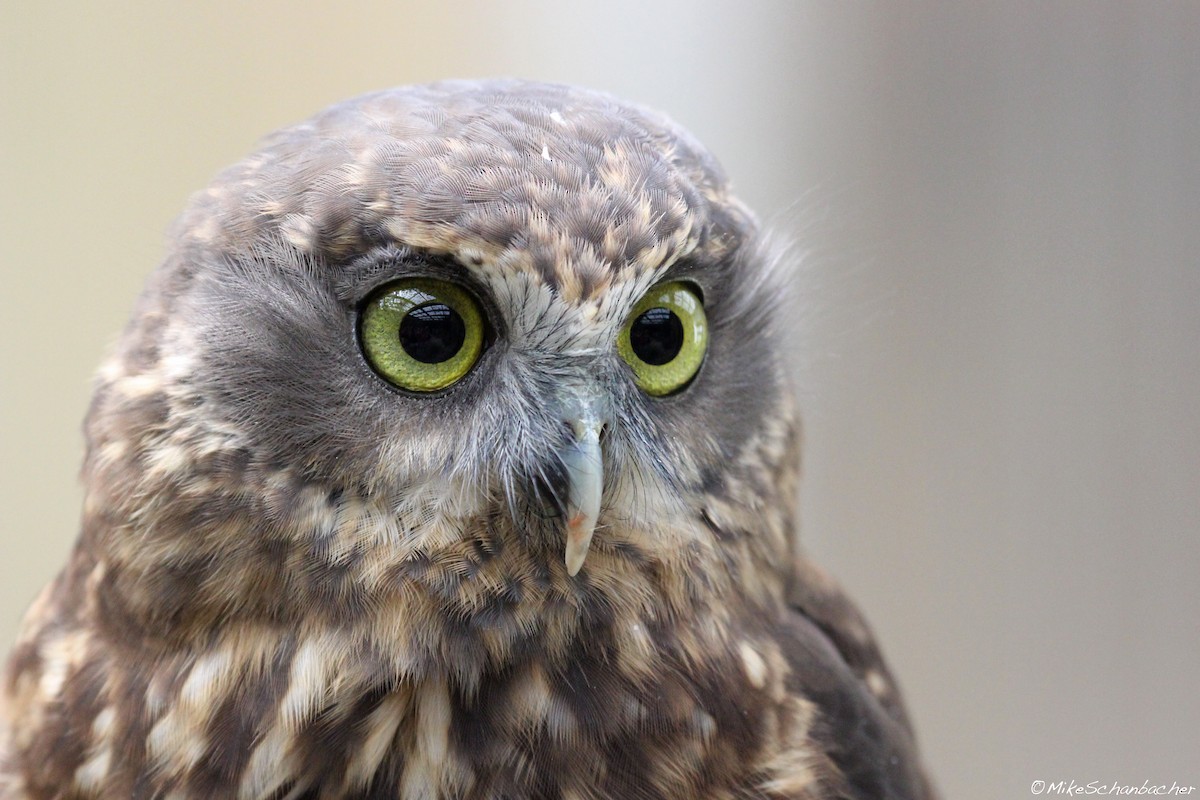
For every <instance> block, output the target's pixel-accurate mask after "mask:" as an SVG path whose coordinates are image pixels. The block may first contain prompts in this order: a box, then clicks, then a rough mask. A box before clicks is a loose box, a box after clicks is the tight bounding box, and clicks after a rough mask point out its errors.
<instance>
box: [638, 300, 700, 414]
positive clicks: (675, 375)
mask: <svg viewBox="0 0 1200 800" xmlns="http://www.w3.org/2000/svg"><path fill="white" fill-rule="evenodd" d="M707 348H708V319H707V318H706V317H705V316H704V305H703V304H702V303H701V302H700V296H699V295H698V294H697V293H696V291H695V290H694V289H692V288H691V287H690V286H689V285H688V284H686V283H681V282H679V281H673V282H671V283H664V284H661V285H659V286H655V287H654V288H653V289H651V290H650V291H649V292H647V293H646V296H645V297H643V298H642V299H641V300H639V301H638V304H637V305H636V306H634V307H633V313H632V314H630V315H629V321H628V322H626V323H625V327H624V328H622V329H621V335H620V337H619V338H618V339H617V352H619V353H620V354H621V358H623V359H625V363H627V364H628V365H629V366H630V367H632V368H633V376H634V378H635V379H636V380H637V385H638V386H640V387H642V391H644V392H645V393H646V394H651V395H654V396H655V397H662V396H663V395H668V394H671V393H673V392H677V391H679V390H680V389H682V388H683V387H685V386H687V384H688V382H689V381H690V380H691V379H692V378H694V377H695V375H696V371H697V370H699V369H700V364H701V363H702V362H703V361H704V351H705V350H706V349H707Z"/></svg>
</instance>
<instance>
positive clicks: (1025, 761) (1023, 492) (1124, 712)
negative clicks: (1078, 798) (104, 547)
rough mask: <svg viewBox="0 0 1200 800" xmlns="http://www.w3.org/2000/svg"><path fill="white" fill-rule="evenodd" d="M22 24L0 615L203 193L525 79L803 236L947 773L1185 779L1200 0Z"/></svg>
mask: <svg viewBox="0 0 1200 800" xmlns="http://www.w3.org/2000/svg"><path fill="white" fill-rule="evenodd" d="M0 37H2V39H0V63H2V64H3V76H2V81H3V83H2V86H3V90H2V91H3V95H2V98H0V99H2V101H3V102H2V104H0V122H2V126H0V130H2V139H0V150H2V153H0V159H2V160H0V167H2V173H0V174H2V176H3V177H2V181H0V203H2V206H0V265H2V268H3V270H4V276H5V286H6V290H5V291H4V292H3V293H2V294H0V298H2V302H3V312H2V314H0V325H3V335H2V336H0V347H3V359H4V360H3V365H4V366H3V406H2V409H0V423H2V426H3V427H2V430H3V448H4V450H3V454H4V458H3V470H4V472H3V479H2V480H0V491H2V492H3V508H4V509H5V513H4V522H3V527H2V529H0V641H3V642H5V643H7V642H9V641H11V639H12V636H13V633H14V630H15V627H16V624H17V622H18V620H19V617H20V615H21V613H22V611H23V609H24V607H25V606H26V605H27V604H28V603H29V601H30V600H31V599H32V597H33V595H34V594H35V592H36V591H37V589H38V587H39V586H40V585H41V584H43V583H44V582H45V581H46V580H48V579H49V578H50V576H51V575H52V574H53V573H54V571H55V569H56V567H57V566H58V565H59V564H60V563H61V562H62V560H63V558H64V556H65V553H66V552H67V549H68V547H69V546H70V543H71V541H72V540H73V538H74V535H75V530H76V520H77V514H78V507H79V505H80V491H79V487H78V486H77V485H76V478H75V473H76V469H77V465H78V463H79V461H80V458H81V450H82V442H81V437H80V434H79V421H80V420H81V418H82V416H83V414H84V411H85V408H86V405H87V402H88V394H89V380H90V374H91V371H92V370H93V369H94V367H95V366H96V365H97V364H98V363H99V360H100V358H101V355H102V353H103V352H104V350H105V348H106V346H107V345H108V343H110V342H111V341H112V340H113V338H114V337H115V335H116V334H117V332H118V331H119V330H120V328H121V326H122V324H123V322H124V319H125V317H126V314H127V313H128V310H129V308H130V306H131V304H132V302H133V299H134V297H135V295H136V293H137V292H138V290H139V287H140V285H141V283H142V280H143V278H144V276H145V275H146V274H147V273H148V272H149V271H150V270H151V269H152V268H153V267H154V265H155V264H156V263H157V261H158V259H159V258H160V257H161V254H162V248H163V231H164V230H165V228H166V226H167V225H168V223H169V222H170V220H171V219H172V217H173V216H174V215H175V214H176V213H178V212H179V210H180V209H181V207H182V205H183V203H184V201H185V199H186V198H187V196H188V194H189V193H190V192H192V191H195V190H197V189H199V188H201V187H202V186H203V185H204V184H205V183H206V181H207V180H208V179H209V178H210V177H211V176H212V175H213V174H214V173H215V172H216V171H217V170H218V169H220V168H221V167H223V166H225V165H227V164H229V163H231V162H233V161H235V160H237V159H238V158H240V157H241V156H242V155H244V154H245V153H246V152H247V151H248V150H249V149H250V148H251V147H252V146H253V144H254V142H255V140H256V139H257V138H258V137H259V136H260V135H262V134H264V133H266V132H268V131H270V130H272V129H273V128H276V127H278V126H281V125H284V124H287V123H290V122H293V121H296V120H298V119H300V118H302V117H305V116H307V115H308V114H310V113H311V112H313V111H316V110H317V109H319V108H321V107H322V106H324V105H326V104H328V103H330V102H333V101H335V100H338V99H341V98H344V97H347V96H350V95H353V94H356V93H360V92H363V91H367V90H371V89H376V88H381V87H385V86H389V85H395V84H401V83H410V82H418V81H427V80H433V79H438V78H444V77H482V76H491V75H512V76H520V77H530V78H540V79H546V80H554V81H563V82H570V83H579V84H583V85H587V86H592V87H596V88H601V89H606V90H609V91H611V92H614V93H616V94H619V95H622V96H625V97H627V98H631V99H634V100H637V101H641V102H643V103H646V104H649V105H652V106H656V107H659V108H661V109H663V110H665V111H667V112H668V113H670V114H671V115H672V116H674V117H675V118H676V119H677V120H678V121H680V122H681V123H683V124H684V125H685V126H687V127H689V128H691V129H692V130H693V131H694V132H695V133H696V134H697V135H698V136H699V137H700V139H702V140H703V141H705V142H706V143H707V144H708V145H709V146H710V147H711V148H712V149H713V150H714V152H716V153H717V154H718V155H719V157H720V158H721V159H722V161H723V162H724V164H725V166H726V168H727V169H728V171H729V172H730V174H731V175H733V176H734V179H735V182H736V185H737V186H738V187H739V188H740V192H741V194H742V195H743V196H744V197H745V198H746V199H747V200H748V201H750V202H751V203H752V204H753V205H754V206H755V207H756V208H757V209H758V210H759V211H760V213H761V214H762V215H763V217H764V218H765V219H767V220H768V221H769V222H770V223H771V224H772V225H773V226H774V227H775V228H776V229H778V230H779V231H781V232H782V233H784V234H787V235H789V236H791V237H793V238H794V239H795V241H796V242H797V250H798V252H800V253H802V254H803V255H804V262H803V263H804V291H803V294H804V297H803V303H802V305H803V307H802V308H801V309H799V313H797V316H796V324H795V344H796V347H797V349H798V351H799V353H800V355H801V359H800V361H801V364H802V366H801V370H800V379H801V386H802V391H803V396H804V406H805V410H806V415H807V431H808V432H807V436H808V443H807V451H806V453H807V467H806V472H807V478H806V484H805V490H804V503H805V512H804V524H805V530H804V537H805V539H806V541H807V544H808V547H809V548H810V550H811V551H813V552H814V553H815V555H816V557H817V558H818V560H820V561H821V562H822V563H824V564H825V565H827V566H828V567H829V568H830V569H831V570H832V571H834V572H835V573H836V574H837V575H839V576H840V577H841V579H842V580H843V581H844V583H845V584H847V586H848V587H849V589H850V591H851V593H852V594H853V595H854V596H856V597H857V598H858V599H859V600H860V601H861V603H862V605H863V606H864V608H865V609H866V611H867V614H868V616H869V617H870V618H871V619H872V621H873V622H874V625H875V628H876V630H877V632H878V633H879V635H880V637H881V638H882V640H883V644H884V646H885V649H886V651H887V652H888V653H889V655H890V657H891V660H892V662H893V665H894V667H895V668H896V670H897V672H898V673H899V676H900V678H901V680H902V682H903V684H904V686H905V688H906V691H907V695H908V700H909V703H910V705H911V707H912V710H913V714H914V716H915V719H916V722H917V725H918V728H919V732H920V736H921V740H922V743H923V746H924V748H925V751H926V755H927V759H928V761H929V763H930V766H931V768H932V770H933V772H934V773H935V774H936V775H937V777H938V779H939V782H940V783H941V785H942V787H943V789H944V790H945V793H946V795H947V797H948V798H955V797H962V798H995V797H1025V796H1029V794H1030V784H1031V782H1032V781H1034V780H1039V779H1041V780H1057V779H1076V780H1079V781H1081V782H1087V781H1093V780H1095V781H1102V782H1114V781H1116V782H1119V783H1132V784H1137V785H1139V786H1140V785H1141V783H1142V781H1143V780H1146V779H1149V780H1150V781H1151V782H1152V783H1167V784H1170V782H1171V781H1173V780H1177V781H1180V782H1181V783H1190V784H1192V785H1196V786H1198V787H1200V688H1198V681H1200V583H1198V580H1197V573H1198V571H1200V402H1198V397H1200V4H1197V3H1150V2H1088V3H1083V2H1080V3H1043V2H1021V3H1008V4H994V3H963V4H935V3H928V4H927V3H915V4H914V3H905V4H887V5H866V4H856V3H837V4H835V3H814V2H739V3H735V2H709V3H703V4H700V3H685V2H677V3H656V2H649V1H648V0H641V1H640V2H628V1H627V0H621V2H595V3H588V4H563V3H560V2H554V0H544V1H543V2H534V1H533V0H526V1H525V2H510V3H505V4H500V3H486V2H477V3H458V4H446V5H443V6H441V7H439V8H435V7H433V6H432V5H429V6H424V5H422V6H418V5H416V4H411V5H410V4H407V3H383V2H380V3H361V2H343V3H341V4H339V5H338V8H337V10H336V11H333V10H332V6H328V7H326V6H325V5H323V4H320V5H319V4H311V5H310V4H292V3H283V2H261V3H255V4H243V3H235V2H230V1H229V0H224V1H222V2H212V3H206V4H202V5H201V4H188V5H184V4H171V5H167V4H154V3H148V2H146V3H106V4H103V5H101V4H92V3H82V2H80V3H74V4H70V3H67V4H38V5H35V4H18V3H6V4H4V5H3V7H2V8H0ZM5 647H7V644H4V645H0V649H3V648H5Z"/></svg>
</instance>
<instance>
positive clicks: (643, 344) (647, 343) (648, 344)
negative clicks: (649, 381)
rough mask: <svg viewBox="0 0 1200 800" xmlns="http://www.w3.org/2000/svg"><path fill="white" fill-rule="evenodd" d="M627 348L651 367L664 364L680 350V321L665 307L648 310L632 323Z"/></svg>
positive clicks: (681, 341) (681, 329)
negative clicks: (631, 349) (630, 348)
mask: <svg viewBox="0 0 1200 800" xmlns="http://www.w3.org/2000/svg"><path fill="white" fill-rule="evenodd" d="M629 346H630V347H632V348H633V353H634V355H636V356H637V357H638V358H640V359H641V360H642V361H645V362H646V363H647V364H649V365H650V366H652V367H660V366H662V365H663V364H667V363H669V362H670V361H672V360H673V359H674V358H675V356H677V355H679V351H680V350H681V349H682V348H683V322H682V321H681V320H680V319H679V316H678V315H676V314H675V312H673V311H671V310H670V309H668V308H652V309H650V310H649V311H646V312H645V313H643V314H642V315H641V316H640V317H638V318H637V319H635V320H634V321H633V325H632V326H631V327H630V329H629Z"/></svg>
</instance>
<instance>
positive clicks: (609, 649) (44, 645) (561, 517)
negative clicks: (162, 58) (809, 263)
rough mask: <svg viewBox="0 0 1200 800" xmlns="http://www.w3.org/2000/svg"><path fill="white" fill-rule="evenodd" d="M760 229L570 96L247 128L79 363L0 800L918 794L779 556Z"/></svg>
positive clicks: (910, 765)
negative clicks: (94, 372)
mask: <svg viewBox="0 0 1200 800" xmlns="http://www.w3.org/2000/svg"><path fill="white" fill-rule="evenodd" d="M763 242H764V238H763V235H762V234H761V233H760V230H759V226H758V224H757V222H756V221H755V217H754V216H753V214H752V213H751V212H750V211H749V210H748V209H747V208H746V207H745V206H744V205H743V204H742V203H741V202H740V201H739V200H738V199H737V198H736V197H735V196H734V195H733V194H732V193H731V190H730V186H729V183H728V181H727V179H726V177H725V176H724V174H723V173H722V171H721V169H720V167H719V166H718V164H717V162H716V161H715V160H714V159H713V157H712V156H711V155H709V153H708V152H707V151H705V150H704V149H703V148H702V147H701V145H699V144H698V143H697V142H696V141H695V140H694V139H693V138H692V137H691V136H690V135H689V134H688V133H686V132H685V131H683V130H681V129H680V128H678V127H677V126H676V125H674V124H673V123H671V122H670V121H669V120H667V119H665V118H664V117H662V116H660V115H658V114H657V113H654V112H651V111H648V110H645V109H642V108H639V107H636V106H632V105H629V104H625V103H622V102H620V101H618V100H615V99H613V98H611V97H609V96H607V95H603V94H599V93H594V92H589V91H584V90H580V89H576V88H571V87H566V86H556V85H544V84H539V83H528V82H518V81H493V82H447V83H439V84H433V85H428V86H416V87H407V88H400V89H395V90H390V91H384V92H379V93H376V94H370V95H367V96H364V97H360V98H357V99H354V100H350V101H348V102H345V103H342V104H339V105H335V106H333V107H332V108H330V109H328V110H326V111H324V112H322V113H320V114H318V115H317V116H315V117H313V118H312V119H310V120H308V121H306V122H303V123H300V124H298V125H295V126H293V127H290V128H287V129H284V130H282V131H280V132H278V133H275V134H274V135H272V136H270V137H268V138H267V139H266V140H265V141H264V142H263V144H262V146H261V147H260V149H259V150H258V151H257V152H255V153H254V154H253V155H251V156H250V157H249V158H247V159H246V160H244V161H242V162H241V163H239V164H237V165H236V166H234V167H232V168H230V169H228V170H226V171H225V172H224V173H222V174H221V175H220V176H219V177H218V178H217V179H216V180H215V181H214V182H213V183H212V184H211V185H210V186H209V187H208V188H207V189H206V190H204V191H202V192H200V193H199V194H197V195H195V196H194V197H193V198H192V200H191V201H190V203H189V205H188V207H187V209H186V210H185V211H184V213H183V215H182V216H181V218H180V219H179V221H178V222H177V223H176V226H175V228H174V230H173V234H172V237H171V244H170V248H169V250H168V253H167V256H166V259H165V261H164V262H163V263H162V265H161V266H160V267H159V268H158V270H157V271H156V272H154V273H153V275H152V277H151V278H150V280H149V282H148V284H147V287H146V289H145V291H144V293H143V294H142V296H141V298H140V300H139V301H138V303H137V305H136V307H135V311H134V314H133V317H132V320H131V322H130V323H129V325H128V327H127V329H126V330H125V332H124V334H123V335H122V336H121V338H120V340H119V342H118V343H117V345H116V347H115V350H114V352H113V355H112V356H111V358H110V360H109V361H108V362H107V363H106V364H105V365H104V366H103V367H102V368H101V369H100V372H99V375H98V378H97V381H96V390H95V396H94V399H93V400H92V404H91V407H90V410H89V412H88V416H87V421H86V425H85V432H86V436H87V455H86V460H85V464H84V467H83V480H84V487H85V499H84V507H83V514H82V528H81V532H80V535H79V539H78V542H77V544H76V545H75V548H74V550H73V552H72V554H71V556H70V559H69V561H68V563H67V564H66V566H65V568H64V569H63V571H62V573H61V574H60V575H59V576H58V577H57V579H56V580H54V582H53V583H52V584H51V585H50V586H49V587H47V588H46V589H45V590H44V591H43V592H42V594H41V595H40V596H39V597H38V598H37V599H36V601H35V602H34V604H33V606H32V608H31V609H30V611H29V612H28V616H27V617H26V620H25V622H24V625H23V628H22V632H21V634H20V636H19V639H18V641H17V643H16V645H15V646H14V648H13V650H12V652H11V655H10V657H9V660H8V662H7V666H6V668H5V672H4V674H3V678H2V680H0V695H2V697H3V714H2V717H0V719H2V720H3V721H2V723H0V797H2V798H3V799H4V800H18V799H20V800H27V799H32V798H77V799H80V800H82V799H83V798H178V799H179V800H185V799H189V798H244V799H246V800H253V799H256V798H257V799H260V800H268V799H271V800H284V798H311V799H312V800H317V799H320V800H332V799H333V798H405V799H412V800H417V799H418V798H420V799H422V800H449V799H450V798H462V799H463V800H489V799H490V800H501V799H502V798H503V799H505V800H522V799H526V798H528V799H530V800H533V799H534V798H537V799H538V800H552V799H556V800H557V799H561V800H600V799H601V798H613V799H615V800H626V799H628V800H671V799H677V798H697V799H700V798H704V799H709V798H712V799H715V798H729V799H730V800H732V799H733V798H739V799H740V800H751V799H752V798H758V799H760V800H767V799H768V798H772V799H781V798H796V799H799V798H808V799H810V800H817V799H818V798H928V797H932V796H933V792H932V789H931V788H930V784H929V782H928V781H927V780H926V778H925V777H924V773H923V771H922V768H921V766H920V762H919V756H918V753H917V748H916V745H915V743H914V737H913V734H912V730H911V727H910V725H909V722H908V720H907V718H906V714H905V710H904V708H903V705H902V702H901V698H900V696H899V693H898V690H897V687H896V684H895V682H894V681H893V679H892V678H891V676H890V674H889V671H888V669H887V667H886V666H885V664H884V662H883V660H882V659H881V657H880V654H879V652H878V650H877V648H876V646H875V645H874V643H873V640H872V638H871V635H870V633H869V632H868V629H867V627H866V625H865V624H864V622H863V619H862V618H861V616H860V615H859V614H858V612H857V611H856V610H855V607H854V606H853V605H852V604H851V603H850V601H849V600H848V599H847V598H846V597H845V595H843V593H842V592H841V591H840V590H839V588H838V587H837V586H836V585H835V584H834V583H833V582H832V581H831V580H830V579H829V578H828V577H827V576H826V575H825V573H823V572H822V571H820V570H819V569H818V568H817V567H815V566H814V565H813V564H811V563H810V562H809V561H808V560H807V559H806V558H805V557H804V556H803V555H802V554H801V552H800V551H799V549H798V546H797V543H796V530H797V508H796V503H797V483H798V479H799V457H798V451H799V446H800V424H799V421H798V416H797V410H796V403H795V401H794V398H793V394H792V391H791V389H790V387H789V380H788V372H787V370H786V368H785V365H784V359H783V356H782V352H783V350H784V346H785V345H784V342H783V340H782V338H781V335H780V327H781V326H780V324H779V323H780V322H781V321H786V319H787V317H788V315H789V314H790V313H792V312H791V310H790V309H789V308H788V307H787V305H786V303H783V302H782V301H781V297H782V296H783V287H784V283H785V282H786V280H787V268H786V263H785V261H782V260H780V259H779V258H776V257H773V256H772V255H771V253H770V252H769V249H768V248H767V247H766V245H764V243H763Z"/></svg>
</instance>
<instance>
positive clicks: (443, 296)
mask: <svg viewBox="0 0 1200 800" xmlns="http://www.w3.org/2000/svg"><path fill="white" fill-rule="evenodd" d="M483 329H484V325H483V314H482V313H481V312H480V311H479V303H478V302H476V300H475V298H474V297H472V296H471V295H470V294H468V293H467V292H466V291H465V290H464V289H462V288H461V287H459V286H455V285H454V284H453V283H447V282H446V281H439V280H434V279H433V278H407V279H405V280H402V281H397V282H396V283H390V284H388V285H387V286H384V287H383V288H382V289H380V290H379V291H377V292H376V293H375V294H373V295H371V297H370V298H369V299H368V300H367V304H366V305H365V306H363V310H362V314H361V318H360V322H359V335H360V337H361V338H362V349H363V354H364V355H366V357H367V361H368V362H369V363H370V364H371V366H372V367H373V368H374V369H375V371H376V372H378V373H379V374H380V375H382V376H383V377H384V378H387V379H388V380H389V381H391V382H392V383H394V384H396V385H397V386H399V387H400V388H401V389H408V390H409V391H411V392H436V391H437V390H438V389H445V388H446V387H447V386H450V385H451V384H453V383H456V382H457V381H459V380H461V379H462V377H463V376H464V375H466V374H467V373H468V372H470V371H471V367H473V366H474V365H475V362H476V361H477V360H478V359H479V354H480V353H481V352H482V351H483Z"/></svg>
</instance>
